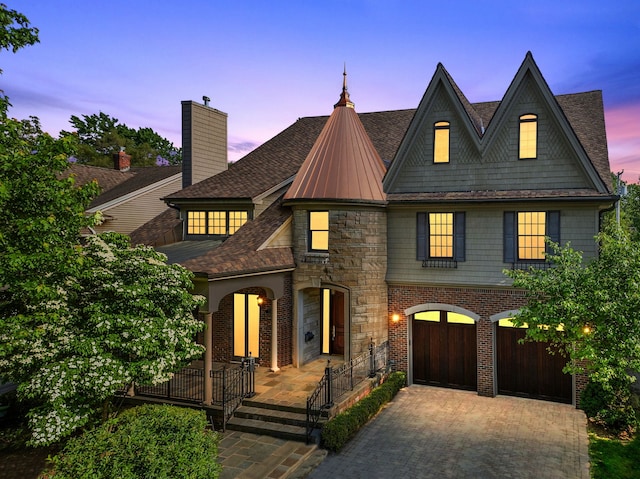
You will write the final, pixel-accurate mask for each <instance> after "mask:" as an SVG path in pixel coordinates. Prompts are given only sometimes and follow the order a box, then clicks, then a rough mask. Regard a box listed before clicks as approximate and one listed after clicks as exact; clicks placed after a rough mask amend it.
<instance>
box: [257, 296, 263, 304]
mask: <svg viewBox="0 0 640 479" xmlns="http://www.w3.org/2000/svg"><path fill="white" fill-rule="evenodd" d="M263 304H264V298H263V297H262V296H258V306H262V305H263Z"/></svg>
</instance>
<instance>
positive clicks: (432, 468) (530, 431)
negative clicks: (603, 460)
mask: <svg viewBox="0 0 640 479" xmlns="http://www.w3.org/2000/svg"><path fill="white" fill-rule="evenodd" d="M586 425H587V420H586V417H585V415H584V413H583V412H582V411H579V410H576V409H575V408H574V407H572V406H570V405H566V404H556V403H551V402H546V401H535V400H531V399H522V398H514V397H506V396H499V397H496V398H486V397H480V396H478V395H477V394H476V393H475V392H467V391H457V390H452V389H444V388H435V387H429V386H417V385H413V386H409V387H407V388H405V389H403V390H401V391H400V392H399V393H398V395H397V396H396V398H395V399H394V400H393V402H392V403H390V404H389V405H388V406H387V407H386V408H385V409H384V410H383V411H382V412H381V413H380V414H379V415H378V416H377V417H375V418H374V419H373V420H372V421H371V422H370V423H369V424H367V425H366V426H365V427H364V428H363V429H362V430H360V431H359V432H358V434H357V436H356V437H355V438H354V439H352V440H351V441H350V442H349V444H348V445H347V446H346V447H345V448H344V449H343V450H342V451H341V452H340V453H339V454H330V455H329V456H328V457H327V458H326V459H325V460H324V461H323V462H322V463H321V464H320V465H319V466H318V467H317V468H316V469H315V470H314V471H313V472H312V473H311V475H310V476H309V478H310V479H325V478H332V479H337V478H349V479H357V478H363V479H364V478H367V479H373V478H385V479H387V478H388V479H391V478H394V479H395V478H398V479H399V478H432V477H433V478H474V479H475V478H535V479H543V478H582V479H588V478H589V453H588V437H587V431H586Z"/></svg>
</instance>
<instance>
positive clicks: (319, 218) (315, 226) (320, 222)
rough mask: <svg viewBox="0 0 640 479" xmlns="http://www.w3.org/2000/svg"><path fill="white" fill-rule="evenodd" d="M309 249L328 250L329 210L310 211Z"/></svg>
mask: <svg viewBox="0 0 640 479" xmlns="http://www.w3.org/2000/svg"><path fill="white" fill-rule="evenodd" d="M309 249H310V250H311V251H327V250H328V249H329V212H328V211H311V212H309Z"/></svg>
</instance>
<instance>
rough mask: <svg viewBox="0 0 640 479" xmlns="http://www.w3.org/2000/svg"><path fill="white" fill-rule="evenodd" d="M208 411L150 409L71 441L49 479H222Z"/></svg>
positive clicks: (133, 411) (142, 408)
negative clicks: (208, 422) (219, 478)
mask: <svg viewBox="0 0 640 479" xmlns="http://www.w3.org/2000/svg"><path fill="white" fill-rule="evenodd" d="M207 425H208V424H207V418H206V415H205V413H204V412H203V411H195V410H192V409H186V408H178V407H175V406H159V405H144V406H138V407H135V408H132V409H129V410H126V411H125V412H123V413H122V414H120V415H119V416H118V417H116V418H115V419H112V420H110V421H108V422H106V423H105V424H103V425H102V426H100V427H98V428H96V429H93V430H91V431H87V432H85V433H84V434H83V435H82V436H79V437H76V438H73V439H71V440H70V441H69V442H68V443H67V445H66V446H65V448H64V449H63V451H62V452H61V453H60V454H58V455H57V456H55V457H54V458H53V459H52V462H53V469H52V471H50V472H49V473H47V474H46V475H45V476H44V477H45V478H48V479H49V478H51V479H53V478H55V479H82V478H87V479H88V478H91V479H111V478H115V477H117V478H118V479H141V478H153V479H177V478H184V479H211V478H214V479H215V478H217V477H218V476H219V474H220V470H221V466H220V465H219V464H218V462H217V457H218V435H217V434H216V433H215V432H213V431H211V430H208V429H207Z"/></svg>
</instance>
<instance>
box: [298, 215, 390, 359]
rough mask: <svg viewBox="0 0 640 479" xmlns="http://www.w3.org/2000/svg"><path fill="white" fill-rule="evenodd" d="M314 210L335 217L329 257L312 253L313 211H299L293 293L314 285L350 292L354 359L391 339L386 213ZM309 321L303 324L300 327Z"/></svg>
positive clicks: (347, 295) (346, 299) (302, 321)
mask: <svg viewBox="0 0 640 479" xmlns="http://www.w3.org/2000/svg"><path fill="white" fill-rule="evenodd" d="M338 208H339V209H338ZM314 210H316V211H329V254H328V255H327V254H324V255H323V254H317V253H308V252H307V231H308V221H309V217H308V211H309V210H307V209H303V208H301V207H295V208H294V211H293V240H294V255H295V262H296V265H297V268H296V270H295V272H294V276H293V289H294V291H298V290H300V289H303V288H307V287H310V285H314V287H317V288H321V287H322V288H331V286H339V287H341V288H345V289H347V290H348V294H346V295H345V301H349V300H350V305H349V308H348V311H349V314H350V318H345V327H346V329H347V331H350V344H349V346H350V353H351V356H352V357H353V356H355V355H357V354H359V353H361V352H363V351H365V350H367V345H368V344H369V341H370V340H371V339H372V338H373V340H374V341H375V343H376V344H380V343H381V342H383V341H385V340H386V339H387V286H386V282H385V275H386V271H387V218H386V213H385V211H384V210H383V209H382V208H377V207H367V206H344V205H340V206H339V207H338V206H331V205H329V206H325V205H318V206H317V207H315V205H314ZM349 319H350V324H349V326H348V327H347V324H346V323H347V321H349ZM304 321H305V319H304V318H299V324H304ZM318 350H319V349H318ZM306 360H307V358H305V361H306Z"/></svg>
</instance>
